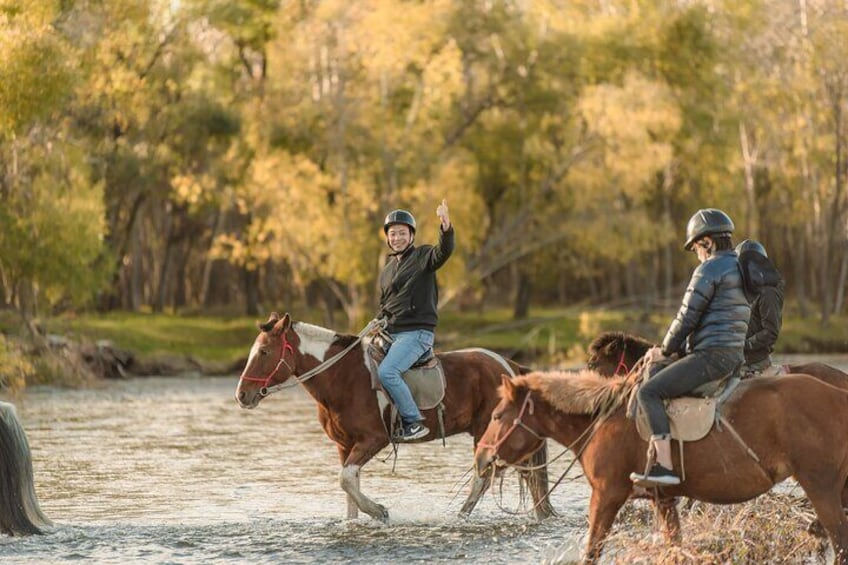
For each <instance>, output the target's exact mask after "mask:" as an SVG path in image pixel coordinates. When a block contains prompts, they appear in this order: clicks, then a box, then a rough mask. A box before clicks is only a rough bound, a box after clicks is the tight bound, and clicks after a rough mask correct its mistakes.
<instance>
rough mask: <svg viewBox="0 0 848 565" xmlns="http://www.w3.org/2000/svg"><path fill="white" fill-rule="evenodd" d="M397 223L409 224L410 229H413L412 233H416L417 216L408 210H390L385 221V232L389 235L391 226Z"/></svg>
mask: <svg viewBox="0 0 848 565" xmlns="http://www.w3.org/2000/svg"><path fill="white" fill-rule="evenodd" d="M396 224H403V225H405V226H409V229H410V230H412V234H413V235H415V216H413V215H412V214H410V213H409V212H407V211H406V210H392V211H391V212H389V214H388V215H387V216H386V219H385V221H384V222H383V233H385V234H386V235H388V233H389V228H390V227H392V226H394V225H396Z"/></svg>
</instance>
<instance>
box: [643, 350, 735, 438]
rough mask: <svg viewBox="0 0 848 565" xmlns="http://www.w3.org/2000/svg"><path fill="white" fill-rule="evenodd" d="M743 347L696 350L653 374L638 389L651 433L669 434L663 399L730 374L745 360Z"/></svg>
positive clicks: (662, 436)
mask: <svg viewBox="0 0 848 565" xmlns="http://www.w3.org/2000/svg"><path fill="white" fill-rule="evenodd" d="M744 360H745V358H744V356H743V354H742V349H741V348H740V349H738V350H737V349H709V350H706V351H694V352H692V353H690V354H689V355H687V356H686V357H684V358H682V359H679V360H677V361H675V362H674V363H672V364H671V365H669V366H668V367H665V368H664V369H662V370H661V371H659V372H658V373H657V374H656V375H654V376H653V377H651V378H650V379H649V380H648V382H647V383H645V384H643V385H642V388H640V389H639V393H638V395H637V399H638V401H639V406H641V407H642V410H644V411H645V413H646V414H647V415H648V422H649V423H650V425H651V433H652V435H654V436H660V438H661V439H666V438H668V437H670V435H671V430H670V428H669V424H668V415H666V413H665V405H664V404H663V401H664V400H670V399H672V398H677V397H679V396H684V395H685V394H686V393H687V392H690V391H692V390H694V389H696V388H698V387H699V386H701V385H702V384H704V383H708V382H710V381H716V380H719V379H721V378H723V377H725V376H727V375H728V374H729V373H730V372H731V371H733V370H734V369H735V368H736V367H738V366H739V365H741V364H742V363H743V362H744Z"/></svg>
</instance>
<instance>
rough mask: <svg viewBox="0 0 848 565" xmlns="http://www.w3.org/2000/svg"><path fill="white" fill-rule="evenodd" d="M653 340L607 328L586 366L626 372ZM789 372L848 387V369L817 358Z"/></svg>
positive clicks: (791, 367)
mask: <svg viewBox="0 0 848 565" xmlns="http://www.w3.org/2000/svg"><path fill="white" fill-rule="evenodd" d="M653 346H654V344H653V343H651V342H650V341H648V340H646V339H644V338H642V337H639V336H635V335H629V334H626V333H624V332H604V333H602V334H601V335H599V336H598V337H596V338H595V339H594V340H592V343H591V344H589V360H588V361H587V363H586V366H587V367H588V368H589V369H592V370H594V371H597V372H598V373H600V374H601V375H605V376H614V375H626V374H627V373H629V372H630V369H631V368H633V365H635V364H636V361H638V360H639V359H641V358H642V357H643V356H644V355H645V353H646V352H647V351H648V349H650V348H651V347H653ZM786 368H787V369H788V372H789V373H803V374H805V375H810V376H811V377H815V378H817V379H819V380H820V381H824V382H826V383H827V384H829V385H832V386H835V387H838V388H842V389H845V390H848V373H845V372H843V371H840V370H839V369H837V368H836V367H831V366H830V365H826V364H825V363H819V362H818V361H814V362H812V363H801V364H794V365H787V366H786Z"/></svg>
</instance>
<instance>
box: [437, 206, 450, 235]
mask: <svg viewBox="0 0 848 565" xmlns="http://www.w3.org/2000/svg"><path fill="white" fill-rule="evenodd" d="M436 215H437V216H438V217H439V219H441V221H442V231H445V230H447V229H448V228H450V225H451V223H450V216H449V215H448V201H447V200H445V199H442V203H441V204H439V206H438V208H436Z"/></svg>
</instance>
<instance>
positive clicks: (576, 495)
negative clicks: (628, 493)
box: [0, 377, 588, 564]
mask: <svg viewBox="0 0 848 565" xmlns="http://www.w3.org/2000/svg"><path fill="white" fill-rule="evenodd" d="M236 381H237V379H236V378H235V377H230V378H208V377H205V378H189V377H183V378H167V379H166V378H149V379H134V380H128V381H120V382H110V383H106V384H105V385H103V386H102V387H99V388H95V389H87V390H67V389H58V388H52V387H40V388H39V387H36V388H30V389H29V390H27V392H26V394H25V395H24V396H23V397H22V398H20V399H17V400H15V404H16V405H17V407H18V413H19V416H20V418H21V420H22V422H23V424H24V427H25V429H26V432H27V435H28V438H29V442H30V446H31V449H32V454H33V465H34V470H35V479H36V492H37V494H38V496H39V499H40V501H41V505H42V508H43V510H44V511H45V513H46V514H47V516H48V517H50V518H51V519H52V520H53V521H54V522H55V523H56V526H55V527H54V528H53V529H52V530H51V531H50V532H49V534H48V535H44V536H34V537H30V538H8V537H0V563H4V564H10V563H38V564H42V563H67V562H94V563H132V562H154V563H210V562H220V563H328V562H351V563H400V562H403V563H412V562H424V561H427V562H445V561H456V560H462V561H470V562H478V563H479V562H487V563H526V562H543V561H554V560H560V559H563V558H566V559H569V558H575V557H577V555H578V552H577V549H576V548H577V546H578V545H579V543H580V541H581V540H580V536H582V535H583V532H584V529H585V523H586V520H585V508H586V500H587V494H588V488H587V487H586V486H585V483H584V482H583V481H582V479H579V478H577V479H576V480H572V481H568V482H567V483H566V484H565V485H563V486H561V487H560V488H559V489H558V490H557V491H556V493H555V494H554V496H553V504H554V506H555V508H556V509H557V511H558V512H559V513H560V515H561V516H560V517H558V518H555V519H553V520H548V521H546V522H543V523H537V522H536V521H535V520H534V519H532V518H530V517H528V516H527V515H526V514H523V515H510V514H508V513H505V512H504V511H503V510H501V507H504V508H506V509H508V510H510V511H516V510H521V509H522V506H521V500H520V498H519V486H518V481H517V479H516V478H515V477H514V476H512V477H508V478H507V479H506V480H505V483H504V488H503V494H502V496H500V497H497V498H496V497H494V496H492V495H491V493H489V494H487V495H486V497H485V498H484V499H483V500H482V501H481V503H480V504H479V505H478V508H477V509H476V510H475V511H474V513H473V514H472V516H471V518H470V519H469V520H460V519H459V518H457V517H456V513H457V511H458V510H459V508H460V506H461V505H462V502H463V501H464V499H465V495H466V493H467V485H465V484H464V483H465V479H466V478H467V475H465V473H466V471H467V470H468V468H469V467H470V465H471V460H472V457H471V455H472V441H471V437H470V436H455V437H451V438H448V440H447V447H442V445H441V443H440V442H431V443H427V444H419V445H414V446H413V445H404V446H401V448H400V451H399V456H398V459H397V463H396V467H395V470H394V472H392V464H393V461H392V459H391V458H389V459H388V460H387V461H386V462H381V461H378V460H377V459H374V460H372V461H371V462H370V463H368V465H366V466H365V468H364V470H363V477H362V485H361V486H362V489H363V491H364V492H365V493H366V494H368V495H369V496H371V498H373V499H375V500H376V501H378V502H380V503H382V504H384V505H385V506H387V507H388V509H389V512H390V522H389V523H388V524H381V523H379V522H377V521H375V520H373V519H371V518H370V517H368V516H367V515H364V514H361V515H360V518H359V519H358V520H354V521H346V520H344V519H343V518H344V516H345V513H346V500H345V495H344V493H343V492H342V490H341V488H340V487H339V486H338V472H339V462H338V458H337V454H336V448H335V446H334V444H333V443H331V442H330V440H329V439H327V438H326V436H325V435H324V432H323V430H322V429H321V428H320V426H319V424H318V420H317V416H316V408H315V404H314V402H313V400H312V399H311V398H310V397H309V396H307V395H306V394H305V393H304V392H303V391H301V390H300V389H291V390H288V391H285V392H283V393H280V394H278V395H276V396H273V397H271V398H269V399H266V400H265V401H264V402H263V403H262V404H261V405H260V406H259V407H258V408H257V409H255V410H252V411H246V410H242V409H240V408H239V407H238V406H237V405H236V403H235V401H234V400H233V392H234V390H235V385H236ZM560 451H561V448H560V447H559V446H558V444H553V443H552V444H551V446H550V452H551V456H553V455H556V454H557V453H559V452H560ZM389 455H390V451H389V450H385V451H384V452H383V453H381V454H380V459H384V458H386V457H388V456H389ZM566 459H567V458H565V457H564V458H562V459H560V460H559V461H557V462H556V463H555V464H554V465H553V468H552V470H551V475H552V479H551V480H552V481H553V480H554V479H555V478H557V477H559V475H560V473H561V472H562V471H563V470H564V469H565V467H566V463H565V461H566ZM574 476H575V477H577V476H578V473H577V472H575V473H574ZM528 507H529V505H528Z"/></svg>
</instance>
